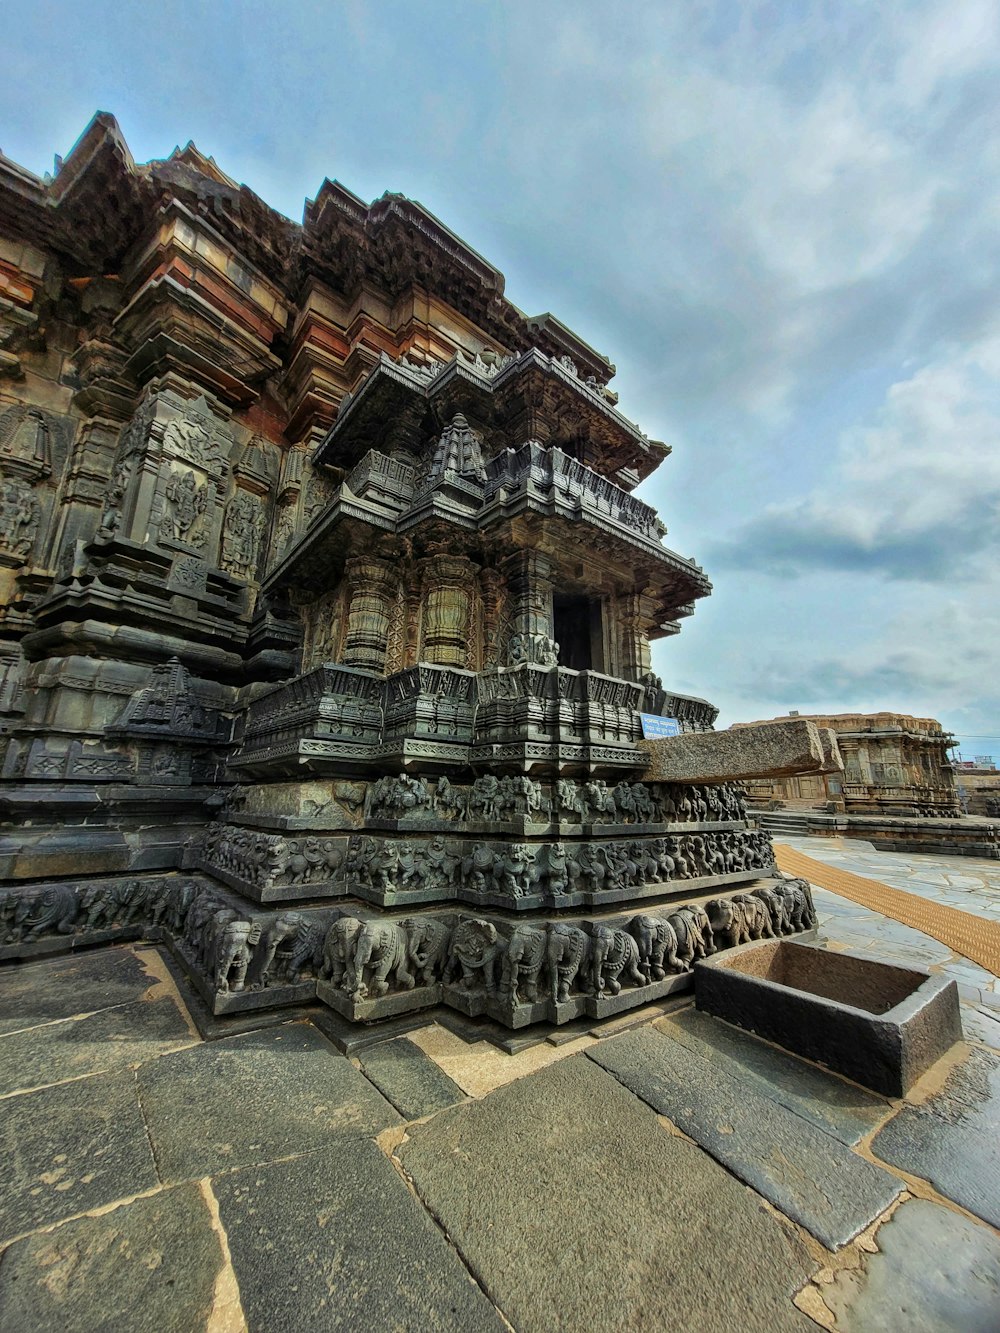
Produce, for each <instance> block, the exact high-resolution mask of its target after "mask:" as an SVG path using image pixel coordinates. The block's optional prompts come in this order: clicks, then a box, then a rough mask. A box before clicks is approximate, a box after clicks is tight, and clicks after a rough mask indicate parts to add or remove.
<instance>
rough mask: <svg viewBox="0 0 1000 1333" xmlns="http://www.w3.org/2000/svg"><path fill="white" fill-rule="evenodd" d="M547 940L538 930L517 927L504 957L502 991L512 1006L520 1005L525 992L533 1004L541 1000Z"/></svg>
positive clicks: (531, 927) (534, 927) (525, 995)
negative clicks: (539, 991) (522, 992)
mask: <svg viewBox="0 0 1000 1333" xmlns="http://www.w3.org/2000/svg"><path fill="white" fill-rule="evenodd" d="M547 942H548V941H547V936H546V933H545V931H544V930H539V929H538V927H537V926H515V927H514V929H513V931H512V932H511V936H510V939H509V940H508V941H507V944H506V946H505V947H504V950H503V954H502V967H501V981H500V985H501V988H502V989H503V990H504V991H506V992H507V993H508V994H509V995H510V998H511V1001H512V1003H514V1004H520V1003H522V1000H521V988H522V987H523V988H524V998H525V999H526V1000H527V1001H528V1002H529V1003H533V1002H534V1001H535V1000H537V999H538V982H539V978H540V977H541V973H542V969H543V968H544V966H545V954H546V944H547Z"/></svg>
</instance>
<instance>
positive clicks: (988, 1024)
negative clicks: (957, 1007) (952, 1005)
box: [962, 1004, 1000, 1051]
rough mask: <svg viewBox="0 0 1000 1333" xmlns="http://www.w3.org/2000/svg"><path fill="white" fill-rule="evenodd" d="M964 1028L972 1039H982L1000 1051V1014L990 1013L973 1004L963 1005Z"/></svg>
mask: <svg viewBox="0 0 1000 1333" xmlns="http://www.w3.org/2000/svg"><path fill="white" fill-rule="evenodd" d="M962 1028H963V1029H964V1031H965V1035H966V1037H967V1038H968V1039H969V1040H970V1041H981V1042H983V1043H984V1044H985V1045H986V1046H992V1048H993V1049H994V1050H995V1051H1000V1014H994V1013H990V1012H988V1011H986V1010H984V1009H979V1008H977V1007H976V1006H974V1005H972V1004H963V1005H962Z"/></svg>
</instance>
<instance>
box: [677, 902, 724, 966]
mask: <svg viewBox="0 0 1000 1333" xmlns="http://www.w3.org/2000/svg"><path fill="white" fill-rule="evenodd" d="M677 912H678V913H679V914H680V915H681V916H683V917H684V918H685V920H686V921H687V922H688V923H689V929H690V932H691V939H692V943H693V945H694V953H693V957H694V958H707V957H708V955H709V954H712V953H715V952H716V948H715V936H714V935H713V933H712V923H711V921H709V919H708V913H707V912H706V911H705V909H704V907H701V906H700V905H699V904H698V903H684V904H683V905H682V906H680V907H678V908H677Z"/></svg>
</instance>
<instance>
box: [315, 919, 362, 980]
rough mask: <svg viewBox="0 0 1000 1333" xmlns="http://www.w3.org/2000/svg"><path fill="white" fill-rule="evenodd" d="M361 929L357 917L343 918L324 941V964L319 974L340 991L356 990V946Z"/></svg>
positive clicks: (338, 920)
mask: <svg viewBox="0 0 1000 1333" xmlns="http://www.w3.org/2000/svg"><path fill="white" fill-rule="evenodd" d="M360 929H361V922H360V921H359V920H358V918H357V917H355V916H342V917H339V918H338V919H337V920H336V921H335V922H334V923H333V925H332V926H331V927H330V928H329V930H328V931H327V932H326V937H325V939H324V940H323V963H322V966H321V967H320V973H319V974H320V976H321V977H323V978H325V979H328V980H329V981H330V982H331V983H332V984H333V985H334V986H335V987H337V989H338V990H346V991H351V990H353V989H354V945H355V942H356V940H357V937H358V932H359V931H360Z"/></svg>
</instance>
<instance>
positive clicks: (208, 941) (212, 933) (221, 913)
mask: <svg viewBox="0 0 1000 1333" xmlns="http://www.w3.org/2000/svg"><path fill="white" fill-rule="evenodd" d="M238 916H239V913H238V912H236V911H234V910H233V908H231V907H220V908H219V909H218V911H216V912H213V913H212V917H211V920H210V921H208V923H207V924H206V926H205V929H204V931H203V932H202V936H201V939H200V941H199V943H198V957H199V959H200V961H201V963H202V966H203V967H204V968H205V970H206V971H208V969H209V967H211V966H212V965H213V964H214V961H215V956H216V952H217V950H218V942H219V940H220V939H221V937H222V933H223V931H224V930H225V929H226V927H227V926H228V925H229V923H230V922H231V921H235V920H236V918H237V917H238Z"/></svg>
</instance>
